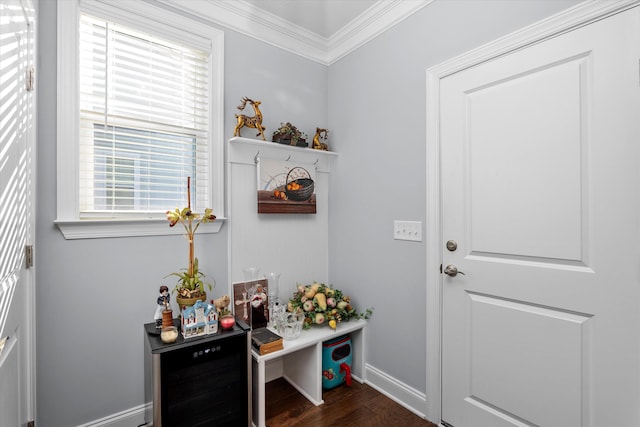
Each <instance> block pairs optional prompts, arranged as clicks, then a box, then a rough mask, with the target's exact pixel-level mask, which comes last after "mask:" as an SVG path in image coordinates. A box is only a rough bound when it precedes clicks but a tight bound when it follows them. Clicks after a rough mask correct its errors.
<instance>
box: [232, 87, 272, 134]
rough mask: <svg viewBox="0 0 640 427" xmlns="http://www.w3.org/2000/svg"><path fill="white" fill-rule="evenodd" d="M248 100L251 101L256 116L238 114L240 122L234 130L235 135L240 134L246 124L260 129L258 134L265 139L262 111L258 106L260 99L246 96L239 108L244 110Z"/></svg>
mask: <svg viewBox="0 0 640 427" xmlns="http://www.w3.org/2000/svg"><path fill="white" fill-rule="evenodd" d="M247 102H249V103H251V105H252V106H253V111H254V112H255V115H254V116H246V115H244V114H236V119H238V124H236V129H235V131H234V132H233V136H240V129H241V128H242V127H244V126H246V127H248V128H255V129H258V133H257V134H256V136H262V140H263V141H265V138H264V131H265V129H266V128H265V127H263V126H262V112H261V111H260V109H259V108H258V105H260V101H253V100H252V99H249V98H247V97H246V96H245V97H244V98H242V104H240V105H238V110H240V111H242V110H244V107H245V106H246V105H247Z"/></svg>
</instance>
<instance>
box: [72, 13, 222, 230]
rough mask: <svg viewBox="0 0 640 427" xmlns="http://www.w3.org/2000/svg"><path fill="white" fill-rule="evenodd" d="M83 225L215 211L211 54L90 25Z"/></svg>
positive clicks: (83, 37)
mask: <svg viewBox="0 0 640 427" xmlns="http://www.w3.org/2000/svg"><path fill="white" fill-rule="evenodd" d="M79 47H80V79H79V83H80V131H79V135H80V139H79V142H80V147H79V154H80V155H79V162H80V165H79V178H80V180H79V181H80V184H79V193H80V194H79V204H80V206H79V210H80V217H81V218H103V217H104V218H119V217H124V218H127V217H135V216H136V215H137V216H144V217H155V216H161V215H164V212H165V211H167V210H169V209H174V208H175V207H178V206H184V205H185V203H186V199H187V193H186V182H187V177H188V176H190V177H191V186H192V188H191V195H192V206H193V207H194V208H195V209H196V210H203V209H204V208H205V207H208V205H209V203H210V201H209V200H208V199H207V198H208V195H209V194H210V191H209V188H208V186H209V182H210V177H209V176H208V173H209V158H210V157H209V152H208V150H209V148H208V146H209V143H208V141H209V132H210V131H209V117H210V114H209V99H208V97H209V87H208V85H209V83H208V82H209V76H208V70H209V64H208V61H209V52H204V51H201V50H198V49H194V48H192V47H189V46H185V45H184V44H183V43H177V42H172V41H170V40H164V39H162V38H159V37H157V36H155V35H150V34H145V33H142V32H140V31H136V30H134V29H131V28H127V27H126V26H122V25H119V24H116V23H113V22H109V21H107V20H105V19H100V18H96V17H93V16H89V15H85V14H82V15H81V17H80V45H79Z"/></svg>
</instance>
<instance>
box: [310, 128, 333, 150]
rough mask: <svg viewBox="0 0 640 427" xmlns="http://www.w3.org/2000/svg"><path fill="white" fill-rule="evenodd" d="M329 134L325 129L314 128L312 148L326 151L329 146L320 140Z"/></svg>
mask: <svg viewBox="0 0 640 427" xmlns="http://www.w3.org/2000/svg"><path fill="white" fill-rule="evenodd" d="M328 136H329V131H328V130H327V129H322V128H316V134H315V135H314V136H313V148H315V149H316V150H324V151H328V150H329V147H328V146H327V144H325V143H324V142H320V140H321V139H324V140H326V139H327V137H328Z"/></svg>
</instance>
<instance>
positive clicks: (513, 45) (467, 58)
mask: <svg viewBox="0 0 640 427" xmlns="http://www.w3.org/2000/svg"><path fill="white" fill-rule="evenodd" d="M639 4H640V0H616V1H607V2H604V1H597V0H588V1H585V2H583V3H580V4H578V5H577V6H574V7H572V8H569V9H567V10H565V11H563V12H560V13H558V14H556V15H553V16H551V17H549V18H547V19H544V20H542V21H539V22H537V23H534V24H532V25H530V26H527V27H525V28H523V29H521V30H518V31H516V32H514V33H512V34H509V35H507V36H505V37H502V38H499V39H497V40H495V41H493V42H491V43H488V44H486V45H483V46H481V47H479V48H477V49H473V50H471V51H469V52H467V53H465V54H462V55H460V56H457V57H455V58H452V59H450V60H448V61H446V62H443V63H441V64H439V65H436V66H434V67H431V68H429V69H427V87H426V100H427V101H426V113H427V139H426V144H427V158H426V165H427V197H426V199H427V207H426V212H427V221H426V228H427V229H426V233H427V235H428V236H438V238H437V240H436V239H431V240H430V241H429V242H428V243H427V260H426V264H427V272H426V283H427V301H426V304H427V327H426V331H427V340H426V344H427V413H426V414H427V418H428V419H430V420H434V422H439V421H440V417H441V400H442V399H441V389H442V381H441V362H442V361H441V332H442V329H441V328H442V324H441V314H442V312H441V311H442V301H441V298H442V294H441V290H442V274H441V273H440V265H441V262H442V241H443V236H441V231H442V224H441V220H442V218H441V215H442V212H441V205H440V203H441V191H440V166H441V165H440V133H439V132H440V131H439V123H440V111H439V104H440V89H439V88H440V80H442V79H443V78H445V77H447V76H449V75H452V74H454V73H457V72H459V71H462V70H465V69H467V68H471V67H473V66H476V65H478V64H480V63H483V62H486V61H490V60H492V59H495V58H497V57H499V56H503V55H506V54H509V53H511V52H513V51H516V50H520V49H523V48H525V47H527V46H530V45H533V44H536V43H540V42H542V41H544V40H547V39H550V38H553V37H556V36H558V35H561V34H563V33H566V32H569V31H572V30H574V29H577V28H579V27H582V26H584V25H587V24H589V23H591V22H594V21H597V20H600V19H603V18H606V17H607V16H610V15H613V14H616V13H619V12H622V11H624V10H626V9H629V8H632V7H636V6H638V5H639ZM435 420H437V421H435Z"/></svg>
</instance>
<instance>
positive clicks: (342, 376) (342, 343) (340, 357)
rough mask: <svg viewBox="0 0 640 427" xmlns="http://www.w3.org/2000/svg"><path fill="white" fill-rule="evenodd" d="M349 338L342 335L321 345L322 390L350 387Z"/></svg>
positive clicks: (350, 356)
mask: <svg viewBox="0 0 640 427" xmlns="http://www.w3.org/2000/svg"><path fill="white" fill-rule="evenodd" d="M351 359H352V355H351V338H350V337H349V336H348V335H343V336H341V337H338V338H334V339H332V340H329V341H325V342H323V343H322V388H324V389H331V388H334V387H337V386H339V385H340V384H342V383H346V384H347V386H350V385H351Z"/></svg>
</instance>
